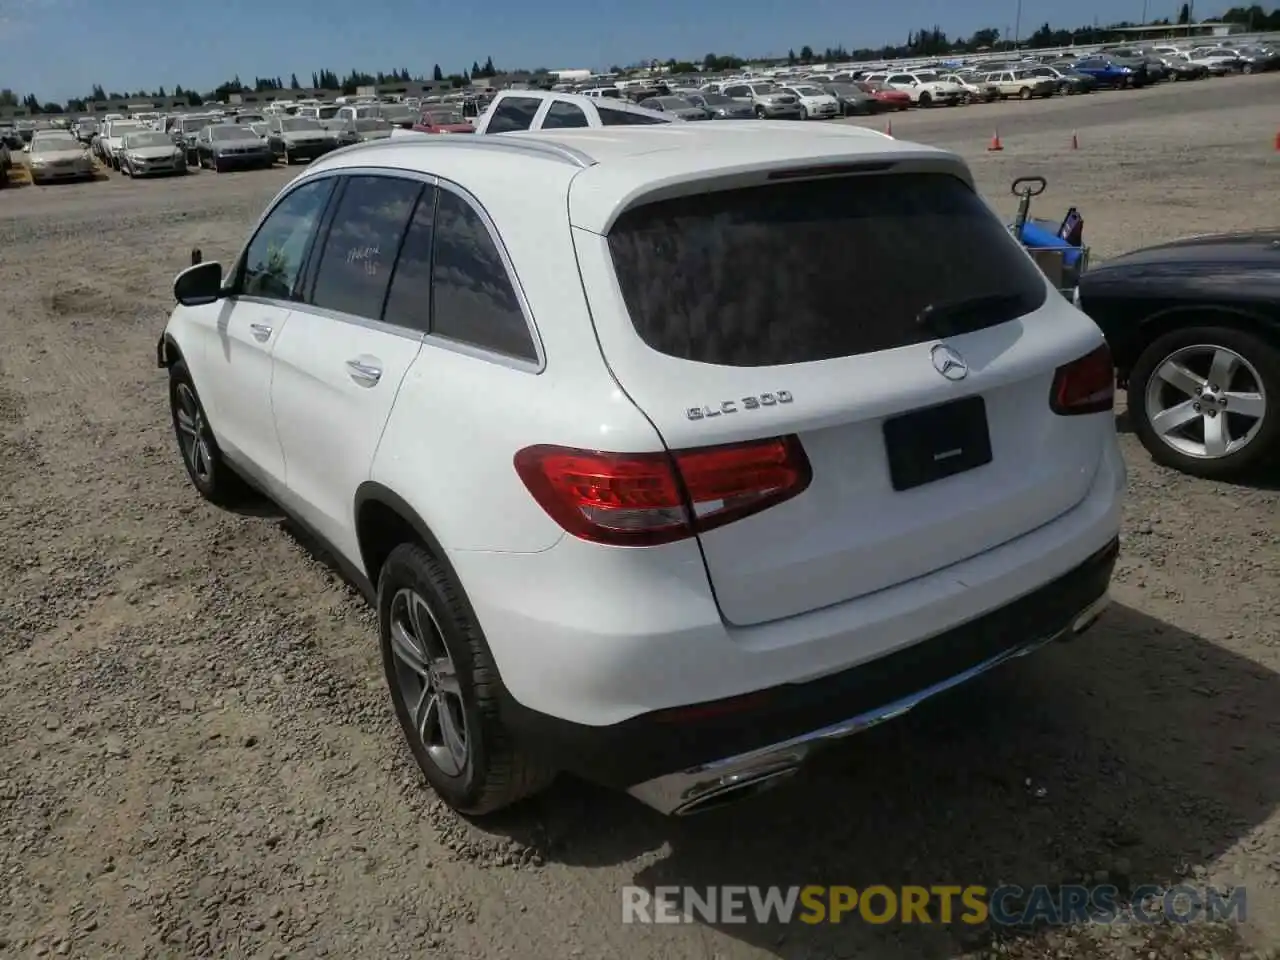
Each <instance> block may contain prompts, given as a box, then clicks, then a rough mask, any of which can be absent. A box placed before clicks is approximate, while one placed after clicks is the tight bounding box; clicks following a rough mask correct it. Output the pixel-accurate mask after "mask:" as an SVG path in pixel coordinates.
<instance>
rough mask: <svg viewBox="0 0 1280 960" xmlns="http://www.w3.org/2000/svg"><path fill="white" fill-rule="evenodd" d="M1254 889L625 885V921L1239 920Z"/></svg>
mask: <svg viewBox="0 0 1280 960" xmlns="http://www.w3.org/2000/svg"><path fill="white" fill-rule="evenodd" d="M1245 912H1246V893H1245V888H1244V887H1234V888H1232V889H1231V890H1229V891H1220V890H1216V889H1214V888H1211V887H1203V888H1202V887H1193V886H1189V885H1180V886H1175V887H1163V886H1156V885H1149V886H1143V887H1138V888H1136V889H1134V890H1133V891H1132V892H1131V894H1130V895H1129V896H1127V897H1122V896H1121V893H1120V890H1119V889H1118V888H1117V887H1115V886H1109V885H1102V886H1084V885H1073V884H1067V885H1061V886H1034V887H1020V886H1013V885H1006V886H1000V887H983V886H978V885H974V884H970V885H968V886H960V885H959V884H946V885H944V884H940V885H936V886H931V887H924V886H903V887H889V886H880V885H876V886H869V887H864V888H861V889H859V888H857V887H849V886H831V887H828V886H817V885H810V886H804V887H798V886H797V887H755V886H750V887H749V886H722V887H657V888H656V889H654V890H652V891H649V890H646V889H645V888H644V887H623V889H622V922H623V923H707V924H722V923H757V924H769V923H796V922H799V923H808V924H820V923H844V922H862V923H870V924H887V923H904V924H905V923H916V924H932V923H939V924H952V923H962V924H968V925H973V926H979V925H982V924H988V923H990V924H995V925H998V926H1026V925H1040V924H1050V925H1064V924H1083V923H1097V924H1154V923H1161V922H1172V923H1180V924H1186V923H1195V922H1198V921H1210V922H1218V921H1235V922H1236V923H1243V922H1244V920H1245Z"/></svg>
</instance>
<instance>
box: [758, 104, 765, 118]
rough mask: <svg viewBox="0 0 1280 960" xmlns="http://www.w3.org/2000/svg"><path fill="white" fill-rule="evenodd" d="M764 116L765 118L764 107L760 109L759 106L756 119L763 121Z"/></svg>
mask: <svg viewBox="0 0 1280 960" xmlns="http://www.w3.org/2000/svg"><path fill="white" fill-rule="evenodd" d="M764 116H765V114H764V107H759V106H758V107H756V117H757V119H760V120H763V119H764Z"/></svg>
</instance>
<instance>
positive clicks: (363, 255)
mask: <svg viewBox="0 0 1280 960" xmlns="http://www.w3.org/2000/svg"><path fill="white" fill-rule="evenodd" d="M421 192H422V184H421V183H418V182H417V181H414V180H402V179H399V178H396V177H350V178H348V179H347V187H346V190H344V191H343V193H342V197H341V198H340V199H339V200H338V209H337V211H336V212H335V213H334V216H333V222H332V224H331V225H330V227H329V233H328V236H327V237H326V238H325V241H324V253H323V255H322V256H321V258H320V269H319V271H318V272H317V273H316V283H315V288H314V289H313V290H312V292H311V302H312V303H313V304H315V305H316V306H317V307H324V308H326V309H328V310H340V311H342V312H343V313H350V314H353V315H355V316H358V317H369V318H371V319H375V320H376V319H378V318H380V317H381V316H382V301H383V298H385V297H386V295H387V287H388V286H389V285H390V283H391V268H392V265H393V264H394V263H395V260H396V252H397V251H398V250H399V249H400V240H401V238H402V237H403V236H404V232H405V229H406V228H407V227H408V225H409V218H410V217H411V216H412V215H413V205H414V203H415V202H416V201H417V199H418V194H419V193H421Z"/></svg>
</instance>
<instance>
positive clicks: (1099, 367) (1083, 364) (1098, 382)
mask: <svg viewBox="0 0 1280 960" xmlns="http://www.w3.org/2000/svg"><path fill="white" fill-rule="evenodd" d="M1115 398H1116V374H1115V370H1114V368H1113V367H1112V364H1111V351H1110V350H1109V349H1108V348H1107V345H1106V344H1105V343H1104V344H1103V345H1102V346H1100V347H1098V349H1097V350H1094V351H1093V352H1092V353H1089V354H1086V355H1085V356H1083V357H1081V358H1080V359H1079V360H1073V361H1071V362H1070V363H1068V364H1065V365H1063V366H1061V367H1059V368H1058V369H1057V372H1055V373H1054V375H1053V390H1052V391H1051V392H1050V393H1049V408H1050V409H1051V410H1053V412H1054V413H1056V414H1059V415H1061V416H1064V417H1069V416H1075V415H1079V414H1084V413H1103V412H1105V411H1107V410H1111V409H1112V408H1113V406H1114V405H1115Z"/></svg>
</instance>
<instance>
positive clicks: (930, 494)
mask: <svg viewBox="0 0 1280 960" xmlns="http://www.w3.org/2000/svg"><path fill="white" fill-rule="evenodd" d="M761 122H762V123H764V124H765V126H764V127H762V126H761V125H760V124H759V123H757V124H750V125H747V126H742V127H739V126H737V125H735V124H655V125H644V126H637V127H613V128H610V129H588V128H579V129H559V130H554V131H552V130H544V131H541V132H533V133H512V134H497V135H492V136H484V137H422V138H403V139H389V140H383V141H381V142H376V143H371V144H365V145H359V146H353V147H349V148H345V149H341V150H338V151H335V152H333V153H330V154H328V155H326V156H324V157H322V158H321V159H319V160H317V161H316V162H315V163H313V164H312V165H311V166H310V167H309V168H308V169H307V170H306V172H305V173H303V174H302V175H300V176H299V177H297V178H296V179H295V180H293V181H292V182H291V183H290V184H289V185H288V186H287V187H285V188H284V190H283V191H281V193H280V194H279V195H278V196H277V197H276V198H275V199H274V200H273V201H272V202H271V204H270V205H269V206H268V208H267V210H266V213H265V215H264V216H263V218H262V220H261V221H260V222H259V223H258V225H257V226H256V227H255V228H254V229H253V231H252V232H251V234H250V235H249V240H248V243H247V244H246V245H245V247H244V249H243V251H242V252H241V253H240V254H239V256H238V258H237V259H236V261H235V262H234V264H232V265H231V266H230V268H229V269H227V270H225V271H224V269H223V268H222V266H221V265H220V264H218V263H215V262H203V263H198V264H196V265H193V266H191V267H190V268H189V269H186V270H184V271H183V272H182V273H181V274H179V275H178V277H177V279H176V281H175V283H174V294H175V296H176V298H177V300H178V306H177V307H176V308H175V310H174V311H173V315H172V317H171V318H170V320H169V323H168V325H167V327H166V329H165V331H164V334H163V336H162V337H161V338H160V340H159V342H158V345H157V351H158V357H157V360H158V363H159V365H160V366H161V367H164V368H166V369H167V371H168V376H169V397H170V402H171V407H172V418H173V426H174V429H175V432H176V436H177V440H178V445H179V448H180V450H181V455H182V458H183V462H184V463H185V466H186V469H187V472H188V474H189V476H190V479H191V482H192V483H193V484H194V485H195V487H196V488H197V490H198V491H199V492H200V493H201V494H202V495H203V496H204V497H206V498H207V499H209V500H211V501H213V502H215V503H222V502H227V501H229V500H230V499H232V498H234V497H236V496H239V495H241V494H242V493H244V492H245V490H246V488H247V487H250V486H251V487H255V488H257V489H258V490H259V491H260V492H262V493H265V494H266V495H268V496H269V497H271V498H272V499H274V500H275V501H277V502H278V503H279V504H280V506H281V507H282V508H283V509H284V510H285V511H287V512H288V513H289V514H291V515H292V516H293V517H294V518H295V519H297V520H298V521H299V522H300V523H301V524H302V525H303V526H305V527H307V528H309V529H310V530H311V531H312V532H313V533H314V534H315V535H316V536H317V537H318V538H319V539H320V540H321V541H323V542H324V543H325V544H327V545H328V546H329V547H330V548H331V550H332V552H333V554H334V555H335V557H337V558H338V560H339V562H340V563H341V565H342V566H343V568H344V570H345V572H346V573H347V575H348V576H349V577H350V578H351V580H352V581H353V582H354V583H355V584H357V585H358V586H360V587H361V589H363V590H364V591H365V593H366V595H367V596H368V597H369V598H370V599H371V601H372V602H374V603H376V606H377V612H378V621H379V626H380V632H381V649H382V657H383V662H384V664H385V671H386V677H387V680H388V683H389V686H390V691H391V698H392V702H393V705H394V708H395V712H396V715H397V717H398V719H399V721H400V723H401V725H402V726H403V728H404V733H405V736H406V738H407V740H408V743H409V746H410V748H411V750H412V752H413V755H414V757H415V758H416V760H417V762H418V764H419V765H420V766H421V768H422V770H423V772H424V773H425V775H426V777H427V779H428V780H429V782H430V783H431V784H432V785H433V787H434V788H435V789H436V791H438V792H439V794H440V795H441V796H442V797H443V798H444V800H445V801H446V802H448V803H449V804H451V805H452V806H453V807H455V808H456V809H458V810H460V811H463V812H466V813H473V814H475V813H484V812H488V811H492V810H495V809H497V808H499V807H502V806H505V805H507V804H510V803H512V802H514V801H516V800H518V799H520V798H521V797H524V796H527V795H529V794H531V793H533V792H535V791H536V790H538V789H539V788H540V787H542V786H544V785H545V784H547V783H548V782H549V781H550V779H551V778H552V777H553V776H554V775H555V774H556V773H558V772H561V771H565V772H571V773H574V774H578V775H581V776H583V777H587V778H589V779H593V780H595V781H597V782H600V783H603V784H606V785H610V786H614V787H617V788H620V789H625V790H628V791H630V792H631V793H632V794H634V795H635V796H636V797H638V798H640V799H641V800H643V801H644V802H646V803H648V804H649V805H651V806H653V807H655V808H656V809H658V810H661V811H664V812H667V813H680V814H683V813H691V812H694V811H697V810H704V809H707V808H709V807H711V806H714V805H716V804H719V803H721V802H724V801H727V800H728V799H730V798H735V797H740V796H744V795H746V794H748V793H750V792H753V791H755V790H758V789H760V788H762V787H764V786H766V785H769V784H772V783H775V782H778V781H779V780H781V779H782V778H784V777H785V776H786V775H787V774H790V773H792V772H793V771H795V770H796V769H797V767H798V766H799V765H800V764H801V762H802V761H803V760H804V759H805V758H806V756H807V755H808V754H809V753H810V751H811V750H813V749H814V748H816V747H818V746H819V745H822V744H825V743H829V742H831V741H832V740H834V739H836V738H839V737H841V736H844V735H846V734H851V733H854V732H856V731H858V730H861V729H864V728H866V727H868V726H870V725H872V724H875V723H877V722H880V721H882V720H886V719H889V718H891V717H895V716H898V715H899V714H901V713H903V712H904V711H906V710H908V709H910V708H911V707H912V706H914V705H915V704H917V703H919V702H920V701H922V700H923V699H925V698H927V697H930V696H932V695H934V694H936V693H939V692H941V691H943V690H946V689H948V688H950V687H953V686H955V685H956V684H958V683H961V682H963V681H966V680H969V679H971V678H973V677H975V676H977V675H978V674H980V673H982V672H984V671H986V670H988V669H990V668H992V667H994V666H996V665H998V664H1000V663H1003V662H1005V661H1007V660H1009V659H1010V658H1012V657H1015V656H1019V655H1021V654H1023V653H1026V652H1028V651H1029V650H1032V649H1034V648H1035V647H1037V646H1039V645H1040V644H1043V643H1045V642H1047V641H1049V640H1052V639H1055V638H1066V637H1070V636H1073V635H1074V634H1077V633H1079V632H1080V631H1082V630H1084V629H1085V628H1086V627H1088V626H1089V625H1090V624H1091V623H1092V622H1093V620H1094V619H1095V618H1096V617H1097V615H1098V614H1099V612H1100V611H1101V610H1102V609H1103V607H1104V605H1105V603H1106V598H1107V592H1108V584H1109V581H1110V577H1111V572H1112V568H1113V565H1114V563H1115V557H1116V551H1117V544H1118V539H1117V535H1118V530H1119V525H1120V507H1121V500H1122V493H1123V489H1124V486H1125V471H1124V466H1123V462H1122V460H1121V457H1120V452H1119V449H1118V446H1117V442H1116V434H1115V426H1114V422H1113V418H1112V399H1113V383H1114V380H1113V373H1112V367H1111V360H1110V356H1109V354H1108V352H1107V348H1106V346H1105V345H1104V341H1103V338H1102V335H1101V333H1100V332H1099V330H1098V328H1097V327H1096V326H1095V325H1094V324H1093V323H1092V322H1091V321H1090V320H1089V319H1088V318H1087V317H1085V315H1084V314H1082V313H1081V312H1080V311H1079V310H1077V309H1076V308H1075V307H1073V306H1072V305H1071V304H1070V303H1068V302H1067V301H1066V300H1065V299H1064V298H1063V297H1062V296H1061V295H1060V294H1059V293H1058V292H1057V291H1056V290H1055V289H1053V287H1052V286H1051V285H1050V284H1049V282H1048V281H1047V279H1046V278H1045V276H1043V275H1042V274H1041V273H1040V272H1039V271H1038V270H1037V268H1036V266H1035V264H1034V263H1033V261H1032V260H1031V258H1030V257H1029V256H1028V255H1027V253H1026V252H1025V251H1023V250H1022V248H1021V247H1020V246H1019V245H1018V244H1017V243H1016V242H1015V241H1014V239H1013V238H1012V237H1011V236H1010V234H1009V231H1008V230H1007V229H1006V228H1005V227H1004V226H1003V225H1002V224H1001V223H1000V222H999V220H998V219H997V218H996V217H995V216H994V215H993V214H992V213H991V212H990V210H989V209H988V207H987V205H986V204H985V203H984V201H983V200H982V198H981V197H980V196H979V195H978V193H977V192H976V191H975V189H974V186H973V181H972V178H971V175H970V172H969V170H968V169H967V167H966V166H965V164H964V162H963V161H962V160H961V159H960V158H959V157H957V156H955V155H953V154H951V153H947V152H944V151H941V150H937V149H933V148H930V147H925V146H920V145H917V144H912V143H907V142H904V141H900V140H894V139H891V138H889V137H887V136H884V135H882V134H880V133H878V132H875V131H870V130H864V129H859V128H856V127H847V126H841V125H817V124H815V125H813V127H812V128H811V127H809V126H806V127H804V128H799V127H796V126H795V125H794V124H787V123H774V122H771V121H761ZM748 127H750V129H748ZM772 127H778V128H780V129H779V130H777V131H775V132H776V134H777V135H774V136H768V135H766V133H767V132H768V131H769V129H770V128H772ZM814 128H816V129H814ZM923 262H927V263H928V264H929V269H927V270H921V269H920V264H921V263H923Z"/></svg>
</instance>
